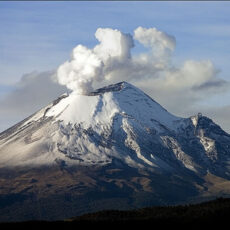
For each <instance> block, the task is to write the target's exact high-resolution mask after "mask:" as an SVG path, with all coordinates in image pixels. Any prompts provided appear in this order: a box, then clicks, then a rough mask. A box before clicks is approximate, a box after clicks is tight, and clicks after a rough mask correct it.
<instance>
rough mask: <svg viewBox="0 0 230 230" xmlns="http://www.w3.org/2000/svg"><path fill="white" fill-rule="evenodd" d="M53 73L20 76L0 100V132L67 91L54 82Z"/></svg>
mask: <svg viewBox="0 0 230 230" xmlns="http://www.w3.org/2000/svg"><path fill="white" fill-rule="evenodd" d="M55 79H56V77H55V71H46V72H40V73H39V72H32V73H29V74H25V75H23V76H22V78H21V79H20V81H19V82H18V83H16V84H15V85H14V89H11V91H10V93H8V94H6V95H5V96H4V97H1V100H0V108H1V110H0V123H1V125H0V130H3V129H5V128H7V127H9V126H10V125H13V124H14V123H16V122H19V121H20V120H22V119H24V118H25V117H27V116H29V115H31V114H32V113H34V112H35V111H37V110H39V109H40V108H42V107H44V106H45V105H47V104H48V103H50V102H51V101H53V100H54V99H56V98H57V97H58V96H60V95H61V94H63V93H64V92H66V91H67V89H66V87H64V86H61V85H60V84H58V83H57V82H55Z"/></svg>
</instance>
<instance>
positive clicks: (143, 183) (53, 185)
mask: <svg viewBox="0 0 230 230" xmlns="http://www.w3.org/2000/svg"><path fill="white" fill-rule="evenodd" d="M229 163H230V135H229V134H227V133H226V132H224V131H223V130H222V129H221V128H220V127H219V126H218V125H216V124H215V123H214V122H213V121H212V120H210V119H209V118H207V117H204V116H202V115H201V114H198V115H196V116H192V117H190V118H180V117H176V116H174V115H172V114H170V113H169V112H168V111H167V110H165V109H164V108H163V107H162V106H161V105H159V104H158V103H157V102H155V101H154V100H153V99H151V98H150V97H149V96H148V95H146V94H145V93H144V92H142V91H141V90H139V89H138V88H136V87H134V86H133V85H131V84H129V83H126V82H120V83H117V84H115V85H110V86H107V87H104V88H101V89H98V90H96V91H95V92H91V93H89V94H88V95H76V94H73V93H72V94H70V95H67V94H64V95H62V96H61V97H59V98H58V99H57V100H55V101H54V102H53V103H51V104H49V105H48V106H46V107H45V108H43V109H41V110H40V111H38V112H37V113H35V114H33V115H32V116H30V117H29V118H27V119H25V120H24V121H22V122H20V123H19V124H17V125H15V126H13V127H12V128H10V129H8V130H6V131H5V132H3V133H1V134H0V171H1V178H0V179H1V182H0V183H1V189H0V201H1V199H3V201H2V202H3V204H5V203H7V202H5V201H8V199H12V198H9V195H13V197H14V196H15V195H16V197H17V196H19V197H21V196H23V197H24V198H25V202H24V201H23V202H24V203H23V205H24V206H25V207H26V208H25V210H27V211H25V212H28V213H30V208H31V207H32V206H31V205H32V204H33V205H34V202H35V203H36V202H37V200H42V202H44V203H45V207H46V208H44V210H47V209H48V210H49V209H50V211H49V212H48V214H47V216H45V215H41V211H39V212H38V214H37V215H35V216H34V217H33V216H32V217H31V216H30V217H28V216H27V218H26V217H25V215H24V217H23V218H24V219H57V218H63V217H70V216H74V215H77V214H82V213H84V212H89V211H97V210H100V209H105V208H116V209H117V208H118V209H119V208H122V207H123V208H126V209H127V208H131V207H143V206H145V205H147V204H148V205H152V204H169V203H178V202H186V201H188V200H190V199H201V197H202V196H204V194H205V196H207V197H212V196H217V195H219V194H222V195H223V194H224V195H228V194H230V191H229V189H227V188H228V186H229V179H230V174H229V173H230V168H229ZM31 194H32V195H31ZM54 194H55V196H57V197H58V198H57V200H58V202H56V200H55V199H56V198H55V199H54ZM65 194H68V197H71V198H69V199H70V201H71V202H70V203H71V207H72V208H71V210H69V209H68V211H66V210H65V211H64V210H63V211H61V210H60V209H57V207H59V206H61V205H62V206H63V205H66V204H67V203H68V202H69V201H68V202H67V201H66V200H65V199H66V198H65V197H66V195H65ZM31 196H32V197H33V198H31ZM34 197H35V198H36V199H35V198H34ZM73 197H74V198H73ZM89 197H90V198H89ZM24 198H23V200H24ZM34 199H35V200H34ZM53 199H54V200H53ZM202 199H203V198H202ZM28 200H32V201H28ZM116 200H117V201H119V202H120V203H119V202H116ZM4 202H5V203H4ZM17 202H18V200H17V199H16V204H17ZM31 202H32V203H31ZM63 202H64V203H63ZM54 203H55V205H54ZM86 203H87V205H86ZM7 204H8V203H7ZM10 204H11V203H10ZM16 204H15V202H13V205H12V204H11V207H13V209H11V208H9V205H5V206H4V205H3V207H2V209H1V207H0V210H2V213H3V212H4V213H7V212H9V213H11V212H13V211H12V210H17V207H18V209H20V207H19V206H17V205H16ZM25 204H26V205H25ZM36 204H37V203H36ZM93 204H94V205H93ZM95 204H96V205H95ZM15 205H16V206H15ZM40 206H41V204H40V203H39V207H40ZM47 206H48V207H49V208H47ZM73 206H74V207H73ZM29 207H30V208H29ZM51 207H52V208H51ZM54 207H55V208H54ZM82 207H84V208H82ZM59 208H60V207H59ZM39 209H40V208H39ZM3 216H5V217H2V219H3V220H4V219H7V215H3ZM16 216H17V215H16ZM15 218H16V217H15ZM17 218H18V219H20V218H21V217H17ZM17 218H16V219H17Z"/></svg>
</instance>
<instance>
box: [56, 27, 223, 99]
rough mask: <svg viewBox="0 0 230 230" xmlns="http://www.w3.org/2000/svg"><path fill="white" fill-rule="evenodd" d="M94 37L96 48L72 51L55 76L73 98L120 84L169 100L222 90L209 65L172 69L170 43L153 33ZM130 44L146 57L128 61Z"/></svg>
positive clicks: (109, 32)
mask: <svg viewBox="0 0 230 230" xmlns="http://www.w3.org/2000/svg"><path fill="white" fill-rule="evenodd" d="M95 37H96V39H97V40H98V42H99V44H97V45H96V46H95V47H94V48H92V49H90V48H87V47H85V46H83V45H77V46H76V47H75V48H74V49H73V51H72V56H71V59H70V60H69V61H67V62H65V63H64V64H62V65H61V66H60V67H59V68H58V70H57V81H58V82H59V83H60V84H61V85H64V86H66V87H67V88H69V89H70V90H72V91H73V92H74V93H77V94H85V93H87V92H89V91H92V90H93V88H94V87H99V86H103V85H107V84H109V83H116V82H118V81H124V80H125V81H129V82H131V83H133V84H135V85H137V86H139V87H142V88H143V89H145V90H146V91H150V88H151V89H152V90H153V89H154V91H155V92H158V91H159V89H160V90H161V91H163V92H167V94H168V95H169V94H170V93H173V94H174V95H173V96H174V97H175V94H177V93H178V92H179V93H183V92H185V91H186V92H187V94H188V97H191V95H190V92H195V91H196V92H197V91H201V90H203V91H210V92H212V91H213V90H214V91H218V90H219V89H220V90H223V88H224V87H226V84H224V83H226V82H225V81H224V80H222V79H220V78H218V77H217V75H218V73H219V71H218V70H217V69H216V68H215V66H214V65H213V63H212V62H211V61H209V60H202V61H195V60H186V61H185V62H184V63H183V64H182V66H180V67H175V66H172V65H171V63H172V62H171V59H172V55H171V54H172V53H173V51H174V50H175V48H176V39H175V38H174V37H173V36H171V35H169V34H167V33H165V32H162V31H159V30H157V29H156V28H143V27H138V28H137V29H135V30H134V32H133V35H131V34H125V33H122V32H121V31H119V30H114V29H111V28H98V29H97V31H96V33H95ZM135 42H138V43H139V45H142V46H144V47H145V48H147V51H145V52H143V53H139V54H136V55H132V52H131V51H132V48H133V47H134V44H135ZM224 85H225V86H224ZM214 86H217V87H214ZM214 88H215V89H214ZM210 89H211V90H210ZM150 94H151V95H152V96H154V97H155V96H156V95H153V93H150ZM159 95H162V92H160V93H159V94H158V96H159ZM193 97H194V96H193ZM163 98H164V96H163ZM157 99H158V97H157ZM194 99H195V98H194ZM161 101H162V100H161Z"/></svg>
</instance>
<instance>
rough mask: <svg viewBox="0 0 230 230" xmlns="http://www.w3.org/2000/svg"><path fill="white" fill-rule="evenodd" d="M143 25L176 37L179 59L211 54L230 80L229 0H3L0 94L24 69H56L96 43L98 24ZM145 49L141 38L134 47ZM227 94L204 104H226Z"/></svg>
mask: <svg viewBox="0 0 230 230" xmlns="http://www.w3.org/2000/svg"><path fill="white" fill-rule="evenodd" d="M138 26H142V27H146V28H149V27H156V28H157V29H158V30H161V31H164V32H166V33H168V34H170V35H173V36H174V37H175V38H176V49H175V52H174V54H173V59H172V60H173V62H174V63H175V64H177V65H180V64H181V63H182V62H183V61H184V60H188V59H193V60H198V61H199V60H203V59H208V60H211V61H212V62H213V63H214V65H215V67H216V68H217V69H219V70H220V73H219V77H220V78H223V79H225V80H227V81H230V75H229V73H230V65H229V61H230V2H226V1H225V2H220V1H211V2H206V1H204V2H199V1H194V2H192V1H189V2H186V1H185V2H183V1H176V2H169V1H166V2H154V1H152V2H151V1H150V2H149V1H147V2H143V1H139V2H137V1H134V2H131V1H127V2H125V1H124V2H123V1H118V2H113V1H110V2H105V1H102V2H92V1H89V2H87V1H79V2H77V1H76V2H71V1H67V2H64V1H57V2H55V1H52V2H29V1H25V2H20V1H18V2H17V1H16V2H7V1H5V2H2V1H1V2H0V31H1V32H0V99H1V98H3V97H4V96H5V95H7V93H9V92H11V91H13V90H14V87H15V84H17V82H19V81H20V79H21V77H22V75H23V74H25V73H30V72H32V71H34V70H37V71H40V72H41V71H46V70H54V69H56V68H57V67H58V66H59V65H60V64H62V63H63V62H64V61H66V60H68V59H69V56H70V53H71V50H72V49H73V48H74V47H75V46H76V45H77V44H79V43H80V44H83V45H86V46H88V47H93V46H94V45H95V44H96V43H97V40H96V39H95V37H94V33H95V31H96V29H97V28H98V27H109V28H113V29H119V30H121V31H122V32H125V33H131V34H132V33H133V30H134V29H135V28H137V27H138ZM141 49H143V48H142V47H141V46H139V45H138V44H137V45H136V47H135V48H134V49H133V51H132V52H134V53H135V52H136V53H138V52H140V51H141ZM226 95H228V96H229V95H230V93H229V94H226ZM228 96H224V97H223V95H220V96H218V95H217V96H215V97H213V98H212V99H210V100H209V101H207V102H205V101H204V102H203V104H205V103H206V104H207V103H212V104H213V105H217V106H219V105H223V106H227V105H229V97H228ZM0 129H1V127H0Z"/></svg>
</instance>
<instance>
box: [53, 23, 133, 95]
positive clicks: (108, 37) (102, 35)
mask: <svg viewBox="0 0 230 230" xmlns="http://www.w3.org/2000/svg"><path fill="white" fill-rule="evenodd" d="M95 36H96V38H97V39H98V41H99V42H100V43H99V44H98V45H97V46H95V47H94V49H88V48H87V47H85V46H82V45H78V46H77V47H75V48H74V49H73V53H72V58H71V60H70V61H67V62H65V63H64V64H62V65H61V66H60V67H59V68H58V71H57V78H58V82H59V83H60V84H62V85H66V86H67V88H69V89H71V90H73V91H74V92H75V93H78V94H84V93H87V92H89V91H91V90H92V85H93V83H94V82H96V81H102V80H104V79H105V72H106V69H107V68H111V67H112V66H113V65H114V64H115V63H120V62H123V61H125V60H126V59H128V58H130V49H131V48H132V47H133V40H132V36H131V35H129V34H124V33H122V32H120V31H118V30H112V29H109V28H108V29H102V28H99V29H97V31H96V33H95Z"/></svg>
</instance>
